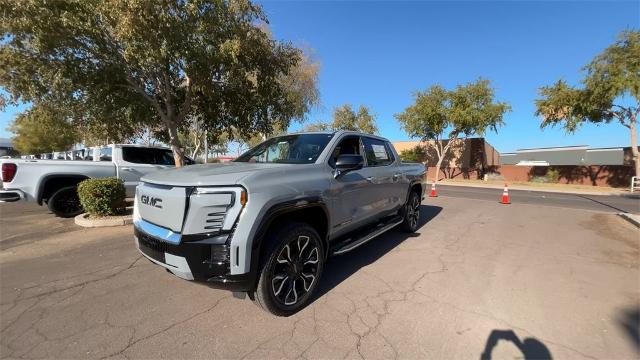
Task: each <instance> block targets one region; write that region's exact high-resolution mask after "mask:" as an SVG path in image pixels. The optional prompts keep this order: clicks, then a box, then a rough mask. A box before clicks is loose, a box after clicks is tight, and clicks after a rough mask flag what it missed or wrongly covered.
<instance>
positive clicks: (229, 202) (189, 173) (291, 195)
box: [134, 131, 426, 316]
mask: <svg viewBox="0 0 640 360" xmlns="http://www.w3.org/2000/svg"><path fill="white" fill-rule="evenodd" d="M425 179H426V169H425V166H424V165H423V164H419V163H403V162H401V161H400V158H399V157H398V154H397V153H396V151H395V149H394V148H393V146H392V145H391V143H389V141H388V140H386V139H384V138H381V137H378V136H374V135H368V134H363V133H357V132H345V131H339V132H335V133H334V132H312V133H297V134H290V135H284V136H278V137H274V138H271V139H269V140H267V141H265V142H263V143H262V144H260V145H258V146H256V147H255V148H253V149H251V150H249V151H247V152H246V153H244V154H243V155H241V156H240V157H239V158H237V159H236V160H235V161H233V162H230V163H224V164H215V165H194V166H189V167H185V168H182V169H172V170H165V171H159V172H155V173H151V174H148V175H145V176H144V177H143V178H142V179H141V182H140V184H139V185H138V187H137V190H136V197H135V205H134V233H135V241H136V244H137V246H138V249H139V250H140V252H141V253H142V254H143V255H144V256H145V257H147V258H148V259H149V260H151V261H152V262H154V263H156V264H158V265H160V266H162V267H164V268H166V269H167V270H168V271H170V272H171V273H173V274H175V275H177V276H179V277H181V278H184V279H187V280H195V281H198V282H202V283H207V284H209V285H210V286H212V287H217V288H224V289H228V290H231V291H233V292H234V295H236V296H237V297H245V295H247V294H248V295H249V297H250V298H251V299H252V300H254V301H255V302H256V303H257V304H258V305H260V306H261V307H262V308H263V309H265V310H267V311H269V312H271V313H273V314H275V315H279V316H287V315H290V314H292V313H295V312H296V311H298V310H299V309H301V308H302V307H304V306H305V305H306V304H307V303H308V302H309V301H310V298H311V296H312V294H313V292H314V290H315V289H316V288H317V287H318V283H319V280H320V276H321V274H322V269H323V267H324V265H325V261H326V259H327V257H328V256H331V255H339V254H343V253H346V252H348V251H351V250H353V249H355V248H357V247H358V246H360V245H362V244H364V243H366V242H368V241H369V240H371V239H373V238H375V237H376V236H378V235H380V234H382V233H384V232H385V231H387V230H389V229H392V228H394V227H396V226H399V227H400V228H401V229H402V230H404V231H407V232H414V231H415V230H416V229H417V228H418V226H419V223H418V221H419V215H420V203H421V200H422V198H423V194H424V190H425Z"/></svg>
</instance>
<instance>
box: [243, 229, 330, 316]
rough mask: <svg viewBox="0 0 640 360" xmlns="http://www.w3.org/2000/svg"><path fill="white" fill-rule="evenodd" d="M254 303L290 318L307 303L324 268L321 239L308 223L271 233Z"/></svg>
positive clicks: (275, 313)
mask: <svg viewBox="0 0 640 360" xmlns="http://www.w3.org/2000/svg"><path fill="white" fill-rule="evenodd" d="M270 235H272V236H269V239H268V240H269V241H271V244H272V246H271V249H273V250H272V251H269V252H268V253H267V254H265V255H268V258H266V260H265V261H264V265H263V267H262V271H261V274H260V279H259V281H258V287H257V289H256V294H255V300H256V302H257V303H258V305H259V306H261V307H262V308H263V309H264V310H266V311H268V312H270V313H272V314H274V315H278V316H289V315H292V314H294V313H295V312H297V311H298V310H300V309H301V308H303V307H304V306H306V305H307V303H308V302H309V300H310V298H311V296H312V294H313V292H314V290H315V289H316V288H317V285H318V282H319V281H320V276H321V274H322V269H323V266H324V248H323V246H322V242H321V240H320V236H318V233H317V232H316V231H315V229H314V228H313V227H311V226H309V225H307V224H303V223H292V224H288V225H285V226H283V227H281V228H280V229H277V230H276V231H275V232H274V233H273V234H270Z"/></svg>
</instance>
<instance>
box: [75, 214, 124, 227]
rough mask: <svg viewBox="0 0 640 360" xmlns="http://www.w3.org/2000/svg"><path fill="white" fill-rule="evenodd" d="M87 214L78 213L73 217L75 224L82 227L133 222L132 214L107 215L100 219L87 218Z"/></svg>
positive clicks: (122, 224) (120, 224)
mask: <svg viewBox="0 0 640 360" xmlns="http://www.w3.org/2000/svg"><path fill="white" fill-rule="evenodd" d="M88 216H89V214H80V215H78V216H76V217H75V219H74V221H75V223H76V225H78V226H82V227H107V226H124V225H129V224H132V223H133V215H118V216H108V217H104V218H100V219H89V218H88Z"/></svg>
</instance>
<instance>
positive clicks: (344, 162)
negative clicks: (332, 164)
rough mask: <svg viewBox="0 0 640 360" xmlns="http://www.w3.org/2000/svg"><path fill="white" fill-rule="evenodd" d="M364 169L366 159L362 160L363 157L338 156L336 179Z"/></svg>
mask: <svg viewBox="0 0 640 360" xmlns="http://www.w3.org/2000/svg"><path fill="white" fill-rule="evenodd" d="M363 167H364V159H363V158H362V155H350V154H344V155H340V156H338V160H336V175H335V178H338V177H339V176H340V175H343V174H345V173H347V172H349V171H354V170H359V169H362V168H363Z"/></svg>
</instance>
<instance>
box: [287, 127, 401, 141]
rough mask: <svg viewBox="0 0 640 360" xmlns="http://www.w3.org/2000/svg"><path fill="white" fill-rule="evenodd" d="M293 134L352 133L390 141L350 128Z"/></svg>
mask: <svg viewBox="0 0 640 360" xmlns="http://www.w3.org/2000/svg"><path fill="white" fill-rule="evenodd" d="M292 134H327V135H331V134H333V135H343V134H350V135H359V136H369V137H372V138H377V139H380V140H384V141H389V140H388V139H387V138H384V137H382V136H379V135H374V134H367V133H363V132H360V131H349V130H337V131H330V130H321V131H297V132H294V133H292Z"/></svg>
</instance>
